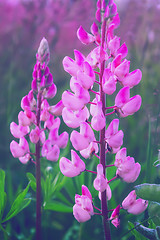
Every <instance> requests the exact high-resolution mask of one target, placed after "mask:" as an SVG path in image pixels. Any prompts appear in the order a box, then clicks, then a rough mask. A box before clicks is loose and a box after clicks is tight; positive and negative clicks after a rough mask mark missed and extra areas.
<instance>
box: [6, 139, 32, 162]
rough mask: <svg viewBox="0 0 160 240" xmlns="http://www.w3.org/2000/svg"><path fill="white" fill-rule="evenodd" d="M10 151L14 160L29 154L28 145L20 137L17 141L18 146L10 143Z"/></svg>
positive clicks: (13, 142) (14, 142)
mask: <svg viewBox="0 0 160 240" xmlns="http://www.w3.org/2000/svg"><path fill="white" fill-rule="evenodd" d="M10 150H11V153H12V155H13V157H14V158H20V157H23V156H24V155H25V154H26V153H28V152H29V145H28V142H27V140H26V139H25V138H24V137H22V138H20V139H19V144H18V143H17V142H16V141H14V140H13V141H12V142H11V143H10Z"/></svg>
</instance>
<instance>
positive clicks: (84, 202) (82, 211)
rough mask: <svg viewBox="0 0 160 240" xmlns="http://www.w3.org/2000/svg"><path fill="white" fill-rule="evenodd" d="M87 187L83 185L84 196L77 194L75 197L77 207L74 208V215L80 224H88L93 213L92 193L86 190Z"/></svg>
mask: <svg viewBox="0 0 160 240" xmlns="http://www.w3.org/2000/svg"><path fill="white" fill-rule="evenodd" d="M84 187H85V189H84V190H83V188H84ZM86 188H87V187H86V186H84V185H82V195H81V196H80V195H78V194H76V196H75V205H74V206H73V215H74V217H75V218H76V220H77V221H78V222H86V221H88V220H89V219H90V218H91V216H92V215H94V212H93V206H92V196H91V193H90V191H89V190H88V188H87V190H86Z"/></svg>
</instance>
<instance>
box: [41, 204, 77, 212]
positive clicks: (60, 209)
mask: <svg viewBox="0 0 160 240" xmlns="http://www.w3.org/2000/svg"><path fill="white" fill-rule="evenodd" d="M44 210H52V211H56V212H64V213H71V212H73V208H72V207H69V206H67V205H65V204H63V203H60V202H57V201H53V202H50V203H49V202H48V203H44Z"/></svg>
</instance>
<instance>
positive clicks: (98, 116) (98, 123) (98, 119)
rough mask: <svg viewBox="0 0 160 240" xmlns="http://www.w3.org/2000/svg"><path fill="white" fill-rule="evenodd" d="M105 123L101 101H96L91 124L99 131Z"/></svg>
mask: <svg viewBox="0 0 160 240" xmlns="http://www.w3.org/2000/svg"><path fill="white" fill-rule="evenodd" d="M105 125H106V119H105V116H104V114H103V111H102V102H97V105H96V107H95V112H94V115H93V117H92V120H91V126H92V128H93V129H94V130H96V131H100V130H101V129H103V128H104V127H105Z"/></svg>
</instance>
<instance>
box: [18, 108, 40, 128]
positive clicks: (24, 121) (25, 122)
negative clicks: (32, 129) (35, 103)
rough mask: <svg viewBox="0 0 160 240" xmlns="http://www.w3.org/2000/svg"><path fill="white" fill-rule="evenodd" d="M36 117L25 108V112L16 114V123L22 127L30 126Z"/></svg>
mask: <svg viewBox="0 0 160 240" xmlns="http://www.w3.org/2000/svg"><path fill="white" fill-rule="evenodd" d="M35 120H36V116H35V113H33V112H31V110H30V109H29V108H28V107H26V109H25V111H24V112H23V111H20V112H19V114H18V122H19V125H22V126H30V125H31V124H33V123H35Z"/></svg>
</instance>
